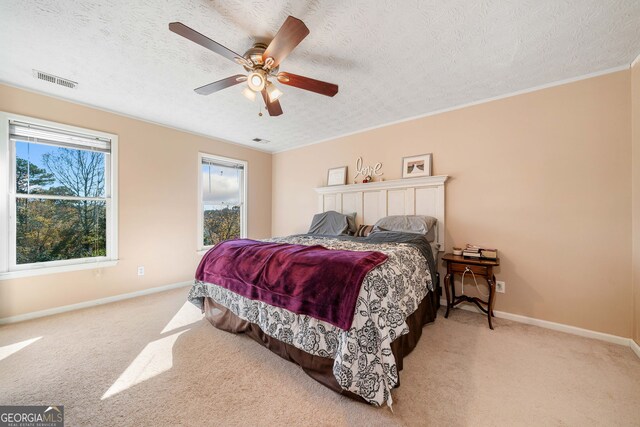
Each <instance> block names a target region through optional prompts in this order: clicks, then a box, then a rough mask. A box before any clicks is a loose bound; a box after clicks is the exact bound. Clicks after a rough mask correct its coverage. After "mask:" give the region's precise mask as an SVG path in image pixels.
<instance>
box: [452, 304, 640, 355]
mask: <svg viewBox="0 0 640 427" xmlns="http://www.w3.org/2000/svg"><path fill="white" fill-rule="evenodd" d="M440 304H441V305H442V306H444V307H445V309H446V307H447V300H446V299H444V298H441V299H440ZM456 308H461V309H463V310H467V311H473V312H476V313H482V312H481V311H480V310H479V309H478V307H476V306H475V305H474V304H463V305H459V306H457V307H456ZM482 314H484V313H482ZM493 314H495V316H496V317H499V318H501V319H507V320H513V321H514V322H519V323H525V324H527V325H533V326H539V327H541V328H545V329H553V330H554V331H560V332H566V333H568V334H572V335H579V336H581V337H586V338H593V339H597V340H600V341H606V342H610V343H613V344H618V345H623V346H626V347H631V349H632V350H633V351H634V352H635V353H636V355H637V356H638V357H639V358H640V347H639V346H638V344H637V343H636V342H635V341H634V340H633V339H631V338H624V337H620V336H618V335H611V334H605V333H604V332H597V331H592V330H590V329H583V328H578V327H577V326H570V325H565V324H562V323H556V322H550V321H548V320H541V319H536V318H534V317H527V316H522V315H519V314H512V313H507V312H504V311H498V310H494V311H493Z"/></svg>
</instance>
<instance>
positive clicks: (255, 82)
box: [247, 71, 267, 92]
mask: <svg viewBox="0 0 640 427" xmlns="http://www.w3.org/2000/svg"><path fill="white" fill-rule="evenodd" d="M266 81H267V79H266V77H265V75H264V73H263V72H260V71H254V72H252V73H250V74H249V75H248V76H247V85H248V86H249V89H251V90H252V91H254V92H260V91H261V90H262V89H264V86H265V84H266Z"/></svg>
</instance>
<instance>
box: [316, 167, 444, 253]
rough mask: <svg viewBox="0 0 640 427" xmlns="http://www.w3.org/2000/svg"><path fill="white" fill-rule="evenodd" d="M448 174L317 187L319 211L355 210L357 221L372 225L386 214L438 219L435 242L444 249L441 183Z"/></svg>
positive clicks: (345, 212) (442, 186)
mask: <svg viewBox="0 0 640 427" xmlns="http://www.w3.org/2000/svg"><path fill="white" fill-rule="evenodd" d="M447 178H449V177H448V176H447V175H441V176H428V177H423V178H408V179H396V180H393V181H380V182H369V183H366V184H350V185H335V186H331V187H320V188H316V189H315V190H316V193H318V209H319V210H320V212H326V211H337V212H341V213H344V214H347V213H353V212H355V213H356V223H357V224H358V225H360V224H374V223H375V222H376V221H378V220H379V219H380V218H383V217H385V216H388V215H429V216H432V217H435V218H438V226H437V233H436V242H438V243H439V244H440V250H441V251H442V250H444V247H445V246H444V234H445V233H444V230H445V227H444V226H445V215H444V183H445V182H446V181H447Z"/></svg>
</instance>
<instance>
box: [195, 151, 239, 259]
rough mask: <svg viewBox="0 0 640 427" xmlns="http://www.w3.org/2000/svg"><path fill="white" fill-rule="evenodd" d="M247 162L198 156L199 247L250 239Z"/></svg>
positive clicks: (203, 247)
mask: <svg viewBox="0 0 640 427" xmlns="http://www.w3.org/2000/svg"><path fill="white" fill-rule="evenodd" d="M246 174H247V162H244V161H242V160H234V159H227V158H224V157H218V156H212V155H209V154H202V153H200V155H199V156H198V200H199V203H200V208H199V209H198V246H199V249H206V248H208V247H211V246H213V245H215V244H217V243H218V242H221V241H223V240H228V239H235V238H239V237H246V234H247V233H246V230H247V203H246V194H247V191H246V190H247V188H246V182H247V181H246Z"/></svg>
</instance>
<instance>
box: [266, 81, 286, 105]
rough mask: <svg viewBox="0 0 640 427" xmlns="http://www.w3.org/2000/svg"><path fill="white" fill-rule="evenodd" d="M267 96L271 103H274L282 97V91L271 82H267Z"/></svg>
mask: <svg viewBox="0 0 640 427" xmlns="http://www.w3.org/2000/svg"><path fill="white" fill-rule="evenodd" d="M267 94H269V101H270V102H274V101H276V100H277V99H278V98H280V97H281V96H282V91H281V90H280V89H278V88H277V87H276V85H274V84H273V83H271V82H267Z"/></svg>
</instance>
